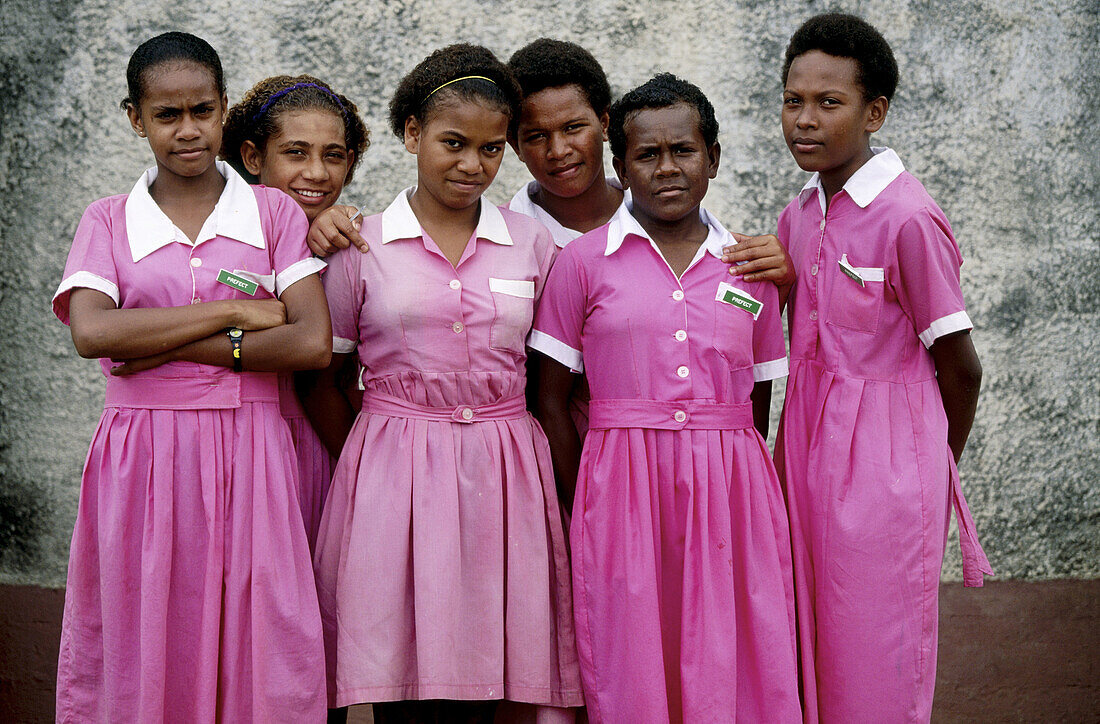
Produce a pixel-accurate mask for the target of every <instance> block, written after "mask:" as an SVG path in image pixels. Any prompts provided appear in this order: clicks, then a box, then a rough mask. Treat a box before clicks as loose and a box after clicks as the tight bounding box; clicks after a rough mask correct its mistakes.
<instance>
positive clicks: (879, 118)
mask: <svg viewBox="0 0 1100 724" xmlns="http://www.w3.org/2000/svg"><path fill="white" fill-rule="evenodd" d="M889 109H890V101H888V100H886V96H879V97H878V98H876V99H874V100H873V101H871V102H870V103H868V104H867V125H866V126H864V130H865V131H867V133H875V132H876V131H878V129H880V128H882V124H883V123H885V122H886V111H888V110H889Z"/></svg>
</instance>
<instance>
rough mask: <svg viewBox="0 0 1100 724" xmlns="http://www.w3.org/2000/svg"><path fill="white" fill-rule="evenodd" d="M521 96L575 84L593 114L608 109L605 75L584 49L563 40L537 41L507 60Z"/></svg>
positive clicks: (609, 93)
mask: <svg viewBox="0 0 1100 724" xmlns="http://www.w3.org/2000/svg"><path fill="white" fill-rule="evenodd" d="M508 67H509V68H511V69H512V72H513V73H515V75H516V80H517V81H518V82H519V87H520V89H521V90H522V91H523V95H524V97H526V96H529V95H531V94H533V93H538V92H539V91H540V90H544V89H546V88H558V87H560V86H567V85H576V86H578V87H580V89H581V91H582V92H583V93H584V95H585V98H587V99H588V105H590V106H592V110H594V111H596V115H600V114H602V113H607V111H608V109H610V108H611V86H610V85H609V84H608V82H607V74H606V73H604V71H603V68H602V67H600V64H599V63H597V62H596V59H595V58H593V57H592V54H591V53H589V52H588V51H587V50H585V49H584V48H582V47H581V46H579V45H577V44H576V43H570V42H567V41H565V40H553V39H552V38H539V39H538V40H535V41H533V42H530V43H528V44H527V45H525V46H523V47H522V48H520V49H519V50H517V51H516V52H515V53H513V54H512V57H511V58H509V59H508Z"/></svg>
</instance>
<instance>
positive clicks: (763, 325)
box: [750, 282, 788, 382]
mask: <svg viewBox="0 0 1100 724" xmlns="http://www.w3.org/2000/svg"><path fill="white" fill-rule="evenodd" d="M755 286H756V288H755V289H753V290H752V291H751V292H750V294H752V295H753V296H754V297H756V298H757V299H759V300H760V301H762V302H763V303H764V307H763V308H762V309H761V310H760V317H759V318H758V319H757V320H756V322H755V323H754V324H753V325H752V361H753V365H752V379H753V381H754V382H763V381H765V380H774V379H777V378H779V377H785V376H786V375H787V370H788V368H787V345H786V343H785V342H784V341H783V320H782V318H781V317H780V315H779V290H778V289H776V288H775V285H774V284H772V283H770V282H761V283H758V284H757V285H755Z"/></svg>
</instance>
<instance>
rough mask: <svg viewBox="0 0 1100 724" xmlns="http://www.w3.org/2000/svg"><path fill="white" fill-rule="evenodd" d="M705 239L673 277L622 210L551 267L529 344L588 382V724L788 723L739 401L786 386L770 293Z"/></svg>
mask: <svg viewBox="0 0 1100 724" xmlns="http://www.w3.org/2000/svg"><path fill="white" fill-rule="evenodd" d="M701 215H702V218H703V220H704V221H705V222H706V223H707V225H708V226H709V227H710V234H709V236H708V237H707V240H706V241H705V242H704V243H703V245H702V246H701V247H700V250H699V252H698V254H697V255H696V257H695V259H694V261H693V262H692V264H691V266H690V267H688V269H687V270H686V271H685V272H684V273H683V275H682V276H681V277H680V278H679V279H677V278H676V276H675V275H674V274H673V273H672V270H671V269H670V268H669V266H668V264H667V263H666V262H665V260H664V258H663V257H662V256H661V254H660V252H659V251H658V250H657V248H656V246H655V245H654V244H653V243H652V242H651V241H650V240H649V238H648V237H647V235H646V232H645V231H644V230H643V229H642V227H641V226H640V225H639V224H638V222H637V221H636V220H635V219H634V217H633V216H631V214H630V213H629V211H628V210H627V209H626V208H625V207H624V208H620V210H619V212H618V213H617V214H616V216H615V217H614V218H613V219H612V220H611V222H610V223H609V224H608V225H606V226H604V227H601V228H600V229H597V230H595V231H592V232H591V233H589V234H586V235H584V236H582V237H581V238H579V239H577V240H576V241H573V242H571V243H570V244H569V246H567V247H566V248H565V249H564V250H563V251H562V253H561V255H560V256H559V257H558V260H557V262H556V263H555V267H554V271H553V273H552V274H551V275H550V279H549V281H548V283H547V286H546V291H545V293H544V294H543V298H542V301H541V304H540V307H539V311H538V314H537V316H536V319H535V326H534V330H533V331H532V333H531V337H530V340H529V344H530V346H531V347H532V348H533V349H536V350H538V351H540V352H542V353H543V354H546V355H548V356H550V357H552V358H554V359H555V360H557V361H559V362H561V363H562V364H565V365H568V366H569V367H570V369H573V370H576V371H583V372H584V373H585V374H586V375H587V376H588V382H589V387H590V389H591V392H592V399H591V403H590V408H589V412H590V418H589V422H590V428H589V430H588V434H587V436H586V437H585V440H584V449H583V452H582V455H581V462H580V473H579V475H578V479H577V491H576V498H575V500H574V504H573V517H572V522H571V524H570V529H569V533H570V542H571V544H572V558H573V591H574V611H575V618H576V625H577V648H578V652H579V653H580V657H581V672H582V675H583V680H584V690H585V701H586V704H587V707H588V715H589V717H590V719H591V720H592V721H593V722H608V723H609V724H617V723H618V722H654V723H655V724H656V723H658V722H670V721H671V722H733V721H738V722H762V721H768V722H797V721H800V720H801V712H800V709H799V701H798V679H797V668H796V655H795V651H796V649H795V618H794V592H793V590H792V577H791V554H790V538H789V536H788V532H787V516H786V512H785V510H784V505H783V496H782V493H781V491H780V488H779V482H778V480H777V478H776V475H775V469H774V468H773V467H772V463H771V459H770V458H769V455H768V449H767V447H766V446H765V444H764V440H763V439H762V438H761V436H760V435H759V433H757V431H756V429H755V428H754V427H753V420H752V406H751V403H750V400H749V395H750V393H751V392H752V389H753V386H754V385H755V383H756V382H758V381H763V380H770V379H773V378H776V377H781V376H783V375H784V374H785V373H786V371H787V360H786V354H785V349H784V344H783V333H782V327H781V323H780V318H779V305H778V301H777V293H776V289H775V287H774V286H773V285H771V284H767V283H745V282H742V281H738V280H735V279H734V278H733V277H731V276H730V275H729V273H728V267H727V266H726V265H725V264H724V263H723V262H722V261H721V259H720V257H721V254H722V247H723V246H724V245H728V244H733V243H734V241H733V239H732V237H731V236H730V235H729V233H728V232H726V230H725V229H723V228H722V227H721V225H720V224H718V222H717V221H715V220H714V219H713V218H712V217H711V216H710V215H709V214H708V213H706V212H705V211H702V212H701Z"/></svg>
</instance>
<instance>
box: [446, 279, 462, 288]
mask: <svg viewBox="0 0 1100 724" xmlns="http://www.w3.org/2000/svg"><path fill="white" fill-rule="evenodd" d="M448 286H450V287H451V289H461V288H462V282H460V281H458V280H457V279H452V280H451V283H450V284H449V285H448Z"/></svg>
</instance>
